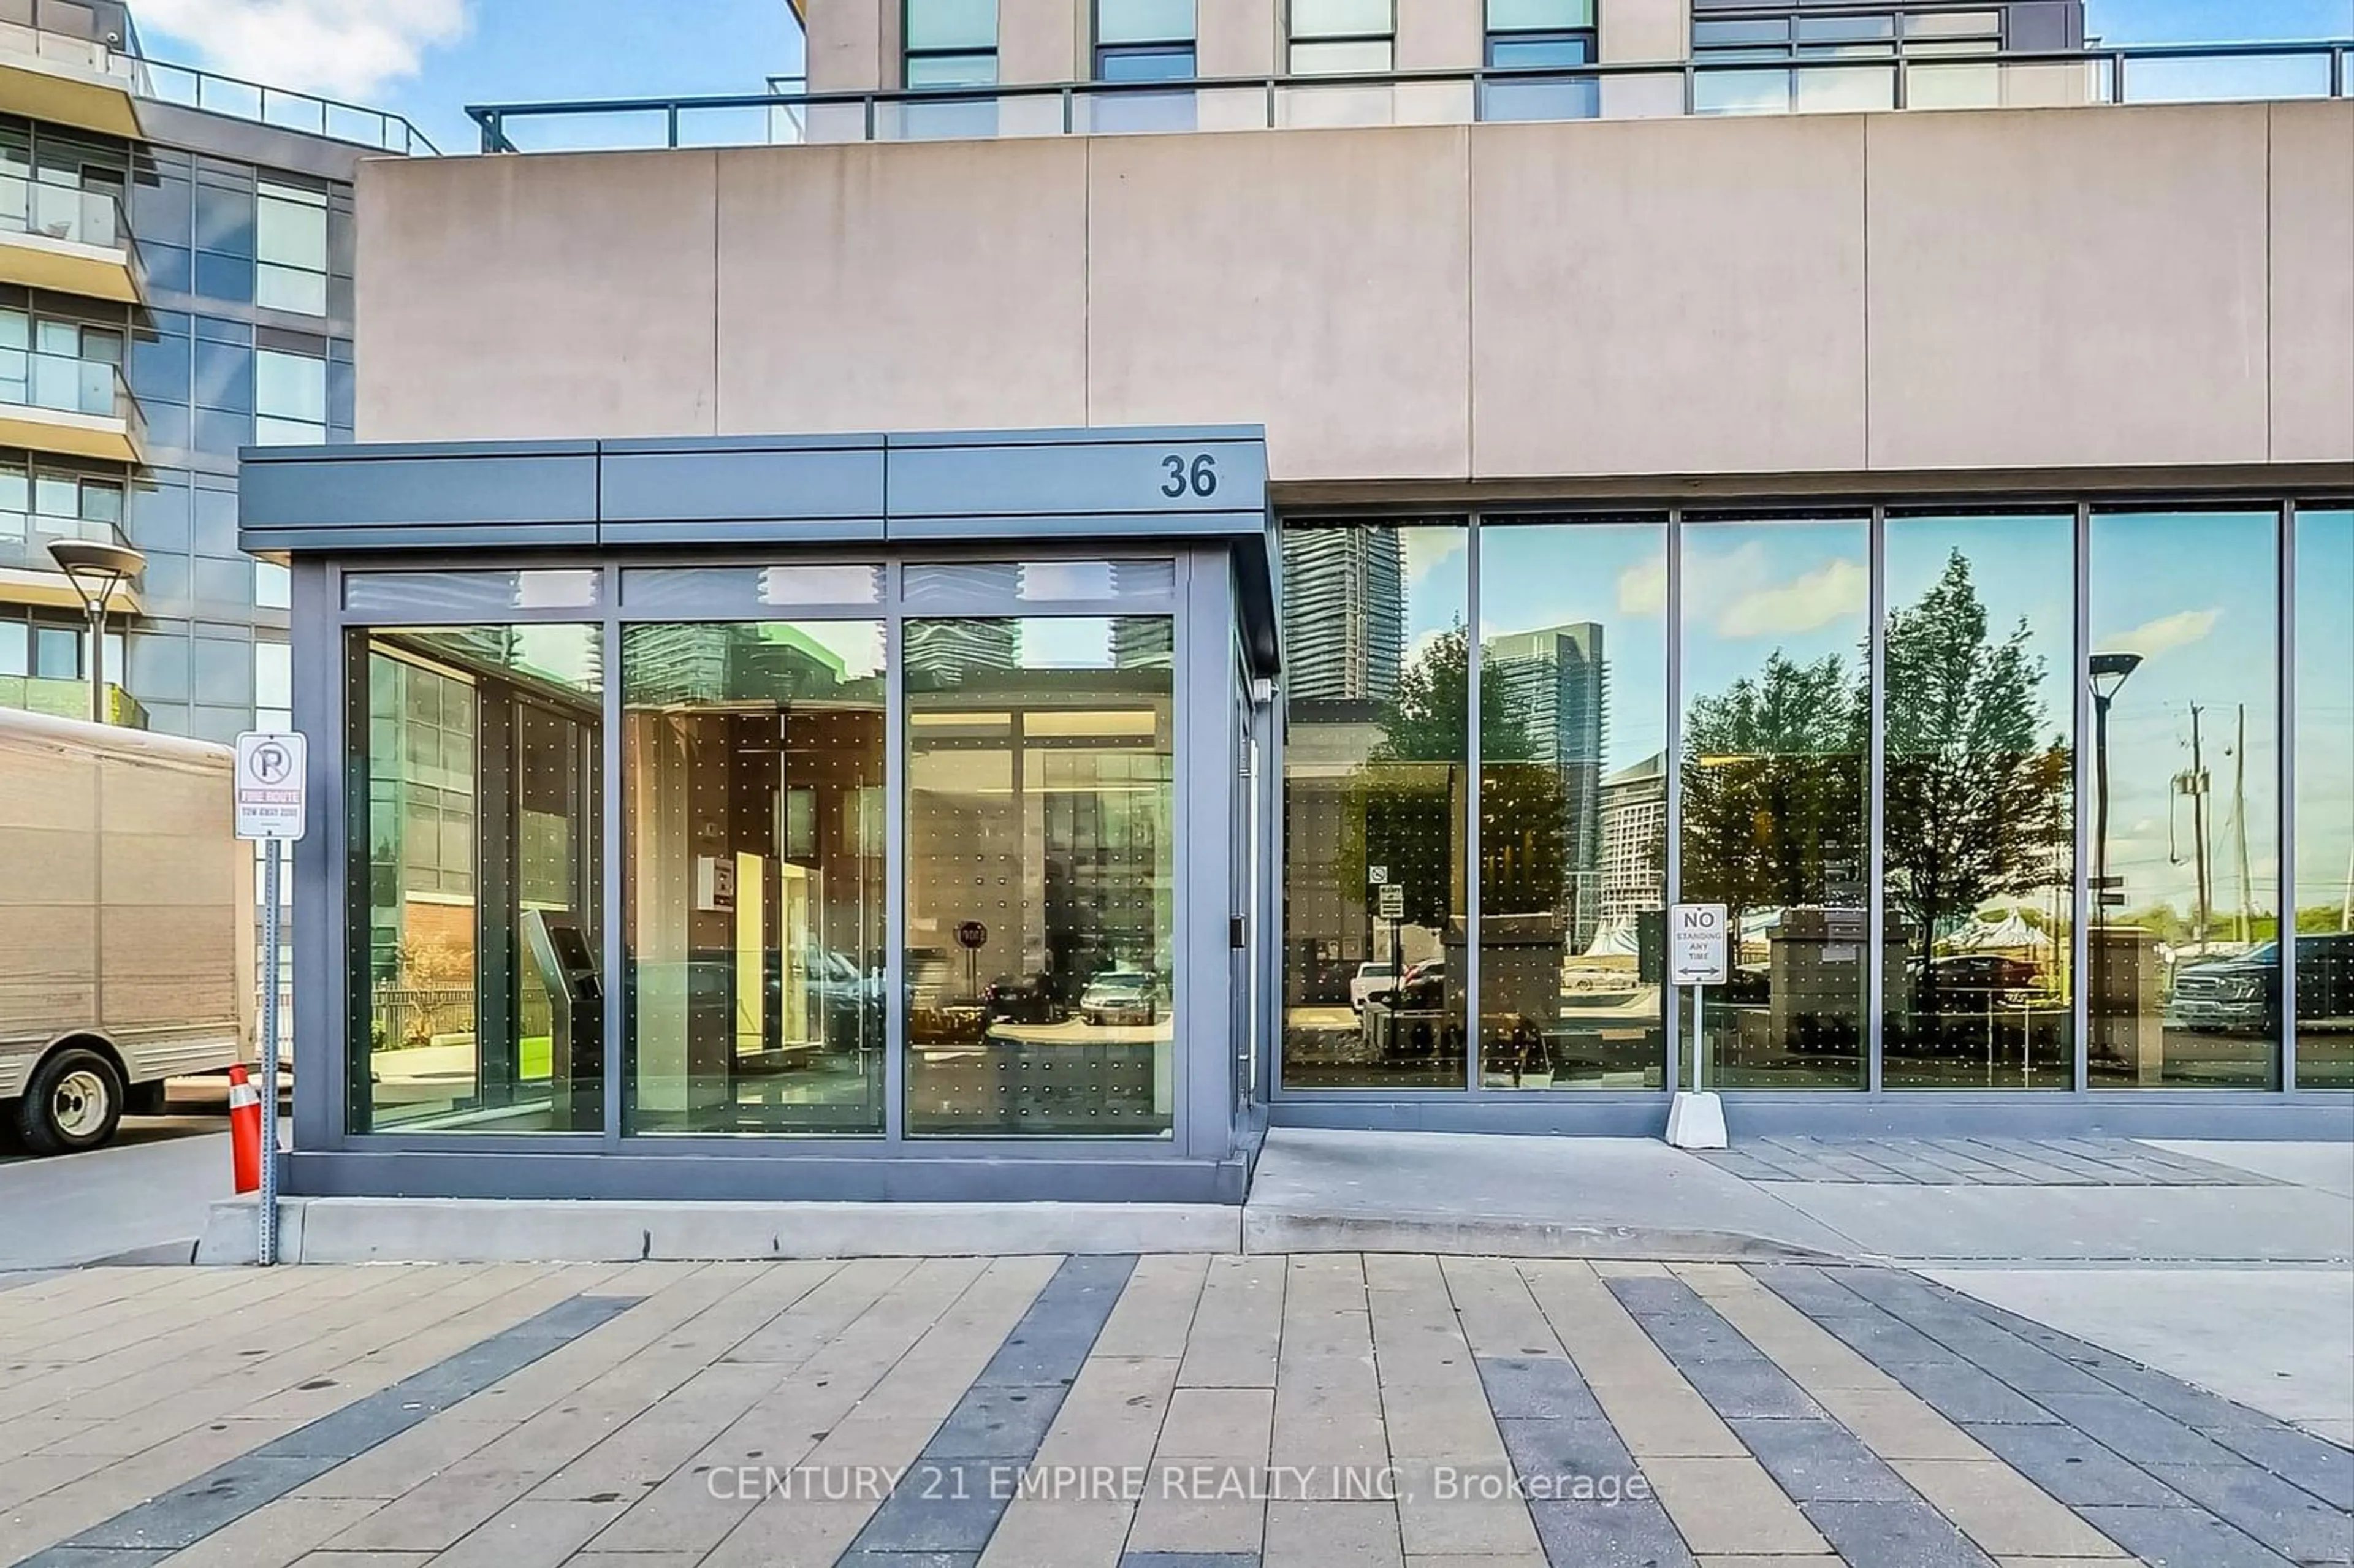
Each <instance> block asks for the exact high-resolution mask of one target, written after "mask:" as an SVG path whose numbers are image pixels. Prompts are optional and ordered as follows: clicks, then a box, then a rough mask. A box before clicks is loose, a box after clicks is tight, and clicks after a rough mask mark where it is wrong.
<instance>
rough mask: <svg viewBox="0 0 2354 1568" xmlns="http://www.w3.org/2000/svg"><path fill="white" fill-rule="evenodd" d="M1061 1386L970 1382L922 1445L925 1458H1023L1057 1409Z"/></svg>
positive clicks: (1032, 1450) (1035, 1447) (1042, 1435)
mask: <svg viewBox="0 0 2354 1568" xmlns="http://www.w3.org/2000/svg"><path fill="white" fill-rule="evenodd" d="M1063 1393H1064V1388H1063V1385H1062V1384H1060V1383H1056V1384H1055V1385H1053V1386H1052V1387H1045V1388H1037V1387H1031V1388H1013V1387H981V1386H976V1387H974V1388H973V1389H971V1390H970V1392H968V1393H966V1395H965V1396H964V1398H962V1399H961V1400H960V1401H958V1403H957V1407H956V1409H955V1410H954V1411H953V1412H952V1413H950V1414H949V1418H948V1419H947V1420H946V1421H944V1422H942V1423H941V1424H940V1427H939V1430H938V1433H937V1434H935V1435H934V1436H933V1438H932V1440H931V1441H930V1442H929V1443H928V1444H926V1445H925V1446H924V1450H923V1452H924V1457H926V1458H928V1459H958V1458H983V1457H992V1458H1013V1459H1026V1458H1028V1457H1030V1456H1032V1455H1033V1454H1035V1453H1036V1452H1037V1451H1038V1446H1039V1444H1040V1443H1042V1442H1044V1440H1045V1436H1046V1429H1047V1428H1048V1427H1049V1426H1051V1425H1054V1422H1055V1412H1056V1411H1057V1410H1058V1409H1060V1408H1061V1406H1062V1403H1063Z"/></svg>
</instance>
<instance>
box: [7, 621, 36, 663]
mask: <svg viewBox="0 0 2354 1568" xmlns="http://www.w3.org/2000/svg"><path fill="white" fill-rule="evenodd" d="M32 630H33V629H32V628H31V627H29V626H27V625H26V624H25V623H24V622H23V621H21V620H0V675H24V674H29V673H31V671H32V656H33V655H32Z"/></svg>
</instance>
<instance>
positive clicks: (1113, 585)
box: [902, 560, 1177, 610]
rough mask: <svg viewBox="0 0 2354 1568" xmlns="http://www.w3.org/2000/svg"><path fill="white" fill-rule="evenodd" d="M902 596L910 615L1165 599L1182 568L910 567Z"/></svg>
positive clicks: (1074, 564)
mask: <svg viewBox="0 0 2354 1568" xmlns="http://www.w3.org/2000/svg"><path fill="white" fill-rule="evenodd" d="M902 591H903V592H904V593H905V594H906V596H907V608H908V609H911V610H922V609H964V608H968V607H972V608H984V607H988V606H991V605H995V604H1001V603H1003V602H1005V601H1007V600H1013V601H1015V602H1018V603H1022V604H1072V603H1079V604H1086V603H1093V602H1097V601H1100V600H1110V599H1163V600H1165V599H1168V597H1169V596H1170V595H1171V594H1172V593H1174V592H1176V591H1177V567H1176V564H1175V563H1174V562H1172V561H1168V560H1143V561H958V562H953V563H945V564H940V565H925V566H910V567H907V569H906V575H905V578H904V587H903V588H902Z"/></svg>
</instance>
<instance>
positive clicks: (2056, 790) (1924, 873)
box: [1881, 512, 2076, 1089]
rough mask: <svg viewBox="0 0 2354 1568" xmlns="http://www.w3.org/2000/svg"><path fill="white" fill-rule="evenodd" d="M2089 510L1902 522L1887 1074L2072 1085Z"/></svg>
mask: <svg viewBox="0 0 2354 1568" xmlns="http://www.w3.org/2000/svg"><path fill="white" fill-rule="evenodd" d="M2075 527H2076V524H2075V518H2074V515H2073V514H2072V513H2065V512H2062V513H2057V514H2028V515H2015V516H2013V515H1960V516H1957V515H1954V514H1935V515H1924V516H1895V517H1891V518H1890V519H1889V520H1888V522H1887V524H1886V533H1885V535H1884V545H1883V551H1882V559H1883V562H1884V569H1885V572H1886V579H1885V580H1886V590H1885V592H1886V598H1885V603H1886V606H1887V623H1886V629H1885V633H1884V639H1883V645H1884V652H1883V653H1882V679H1883V682H1884V684H1885V688H1886V695H1885V696H1884V698H1883V699H1882V724H1883V726H1884V731H1883V733H1884V736H1885V741H1884V757H1885V760H1884V762H1883V764H1882V812H1881V820H1882V854H1883V865H1884V867H1885V874H1884V876H1885V879H1884V885H1883V892H1882V932H1881V940H1882V950H1883V953H1884V955H1885V961H1884V964H1883V967H1882V976H1883V978H1882V986H1883V988H1884V989H1883V991H1882V998H1881V1001H1882V1045H1881V1048H1882V1068H1881V1072H1882V1083H1884V1084H1886V1085H1887V1086H1890V1087H1892V1088H1898V1087H1929V1088H2021V1089H2024V1088H2067V1087H2069V1086H2071V1085H2072V1084H2073V1082H2074V1078H2075V1049H2074V1031H2073V1028H2072V1027H2071V1018H2072V1013H2071V1005H2072V1000H2073V986H2072V984H2071V978H2072V977H2071V969H2072V959H2073V952H2074V940H2075V922H2074V917H2073V912H2074V907H2075V822H2074V812H2073V800H2074V798H2075V747H2074V745H2073V739H2072V737H2073V735H2074V732H2075V694H2074V692H2073V687H2072V683H2071V672H2072V671H2073V668H2074V666H2075V657H2074V652H2073V650H2074V642H2075V630H2074V629H2075V606H2074V600H2073V584H2074V582H2075V572H2074V569H2073V563H2074V560H2075Z"/></svg>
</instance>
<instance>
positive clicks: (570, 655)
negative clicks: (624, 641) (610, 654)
mask: <svg viewBox="0 0 2354 1568" xmlns="http://www.w3.org/2000/svg"><path fill="white" fill-rule="evenodd" d="M513 630H514V644H513V646H514V657H513V659H512V660H511V661H510V662H512V663H513V664H514V667H515V668H516V669H518V670H522V671H525V672H526V673H530V674H535V675H541V676H545V677H546V678H547V679H549V680H554V681H560V682H562V683H564V684H566V685H567V686H577V687H578V688H579V689H580V690H582V691H584V692H601V691H603V690H604V689H605V681H604V665H603V661H602V660H600V659H599V657H598V647H597V641H598V639H597V629H596V628H595V627H593V626H546V625H538V626H530V625H526V626H517V627H515V628H514V629H513Z"/></svg>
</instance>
